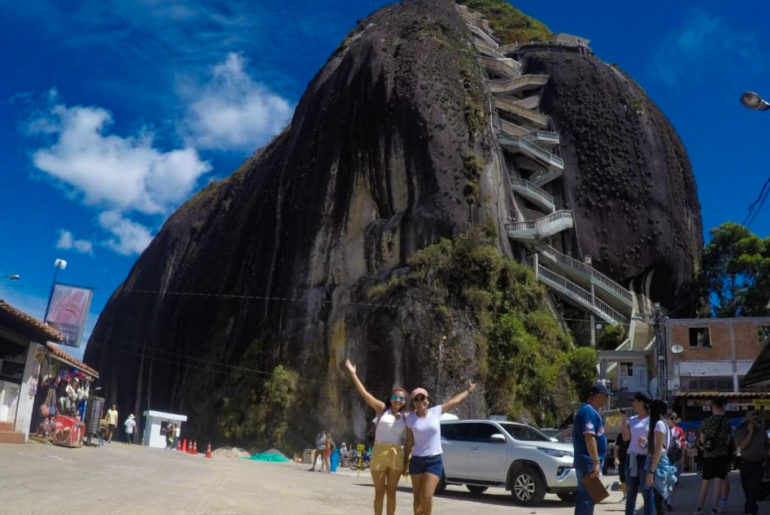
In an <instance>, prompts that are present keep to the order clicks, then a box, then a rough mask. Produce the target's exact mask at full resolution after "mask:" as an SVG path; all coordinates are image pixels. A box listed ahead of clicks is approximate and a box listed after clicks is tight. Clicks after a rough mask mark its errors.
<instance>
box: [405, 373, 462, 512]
mask: <svg viewBox="0 0 770 515" xmlns="http://www.w3.org/2000/svg"><path fill="white" fill-rule="evenodd" d="M474 388H476V383H474V382H471V380H470V379H468V388H467V389H466V390H465V391H463V392H460V393H458V394H457V395H455V396H454V397H452V398H451V399H449V400H448V401H446V402H445V403H444V404H439V405H437V406H433V407H429V406H430V401H431V400H430V397H428V391H427V390H426V389H425V388H415V389H414V390H412V395H411V397H412V406H413V408H414V411H412V412H411V413H409V415H408V416H407V417H406V428H407V432H406V444H405V445H404V470H407V466H406V460H407V459H409V466H408V471H409V475H411V476H412V495H413V496H414V501H413V503H414V513H415V514H418V513H419V514H421V515H430V514H431V511H432V510H433V492H434V491H435V490H436V485H438V482H439V479H441V472H442V470H443V468H444V467H443V464H442V461H441V455H442V454H443V453H444V450H443V449H442V447H441V424H440V420H441V414H442V413H446V412H447V411H450V410H451V409H452V408H454V407H455V406H457V405H458V404H460V403H461V402H463V401H464V400H465V399H467V398H468V396H470V394H471V392H472V391H473V389H474ZM412 452H413V454H412V457H411V458H408V457H409V454H410V453H412Z"/></svg>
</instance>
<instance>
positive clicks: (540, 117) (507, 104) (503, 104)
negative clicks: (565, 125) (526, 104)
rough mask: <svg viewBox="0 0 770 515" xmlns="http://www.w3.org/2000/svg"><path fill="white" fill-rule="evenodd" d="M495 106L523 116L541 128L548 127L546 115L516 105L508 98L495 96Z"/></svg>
mask: <svg viewBox="0 0 770 515" xmlns="http://www.w3.org/2000/svg"><path fill="white" fill-rule="evenodd" d="M495 107H496V108H497V109H502V110H503V111H507V112H509V113H511V114H513V115H516V116H519V117H521V118H524V119H526V120H527V121H529V122H531V123H533V124H535V125H537V126H538V127H540V128H541V129H545V128H546V127H548V117H547V116H546V115H544V114H541V113H538V112H537V111H532V110H531V109H524V108H523V107H521V106H517V105H516V104H514V103H513V102H511V101H510V100H507V99H504V98H499V97H495Z"/></svg>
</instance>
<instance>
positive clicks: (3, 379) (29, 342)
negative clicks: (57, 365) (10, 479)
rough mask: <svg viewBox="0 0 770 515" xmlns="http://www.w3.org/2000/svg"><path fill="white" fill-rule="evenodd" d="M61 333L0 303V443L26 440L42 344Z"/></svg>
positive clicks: (59, 335)
mask: <svg viewBox="0 0 770 515" xmlns="http://www.w3.org/2000/svg"><path fill="white" fill-rule="evenodd" d="M62 340H63V336H62V335H61V333H59V332H58V331H56V330H55V329H53V328H52V327H49V326H48V325H46V324H44V323H43V322H42V321H40V320H38V319H36V318H34V317H32V316H30V315H28V314H26V313H24V312H23V311H21V310H19V309H16V308H15V307H13V306H11V305H10V304H8V303H7V302H5V301H3V300H0V443H24V442H26V441H27V439H28V438H29V428H30V424H31V420H32V416H33V412H34V409H33V406H34V399H35V396H36V394H37V390H38V377H39V373H40V367H41V364H42V361H43V358H44V357H45V355H46V354H47V348H46V346H45V345H44V344H45V342H48V341H54V342H59V341H62Z"/></svg>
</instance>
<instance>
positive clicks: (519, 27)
mask: <svg viewBox="0 0 770 515" xmlns="http://www.w3.org/2000/svg"><path fill="white" fill-rule="evenodd" d="M457 3H458V4H461V5H465V6H467V7H468V9H470V10H471V11H475V12H476V13H478V14H480V15H481V16H482V17H483V18H485V19H486V20H487V21H488V22H489V26H490V27H491V28H492V30H493V31H494V32H495V36H496V37H497V38H498V39H499V40H500V41H501V43H502V44H509V43H526V42H528V41H551V39H552V38H553V33H552V32H551V31H550V30H549V29H548V27H546V26H545V25H544V24H543V23H542V22H540V21H538V20H536V19H534V18H531V17H530V16H527V15H526V14H524V13H523V12H521V11H519V10H518V9H516V8H515V7H513V6H512V5H511V4H510V3H509V2H507V1H506V0H457Z"/></svg>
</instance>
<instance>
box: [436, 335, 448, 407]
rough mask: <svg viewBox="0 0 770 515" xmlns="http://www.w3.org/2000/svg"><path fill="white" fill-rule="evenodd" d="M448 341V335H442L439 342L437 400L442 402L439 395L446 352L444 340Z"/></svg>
mask: <svg viewBox="0 0 770 515" xmlns="http://www.w3.org/2000/svg"><path fill="white" fill-rule="evenodd" d="M445 341H446V336H442V337H441V340H440V341H439V342H438V374H436V402H441V398H440V397H439V396H438V393H439V385H440V384H441V358H442V357H443V354H444V342H445Z"/></svg>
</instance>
